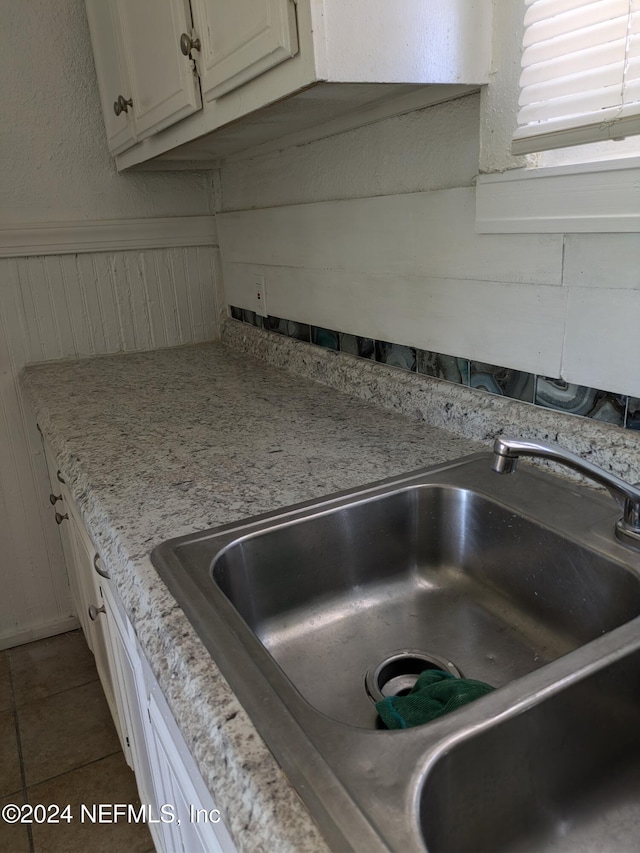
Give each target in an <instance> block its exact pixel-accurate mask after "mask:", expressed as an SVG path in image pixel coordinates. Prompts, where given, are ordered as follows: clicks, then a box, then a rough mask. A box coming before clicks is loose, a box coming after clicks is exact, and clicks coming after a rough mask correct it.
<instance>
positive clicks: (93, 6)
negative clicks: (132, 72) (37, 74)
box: [86, 0, 135, 154]
mask: <svg viewBox="0 0 640 853" xmlns="http://www.w3.org/2000/svg"><path fill="white" fill-rule="evenodd" d="M86 8H87V19H88V21H89V32H90V34H91V46H92V48H93V58H94V62H95V65H96V74H97V77H98V90H99V92H100V102H101V104H102V113H103V116H104V126H105V129H106V131H107V145H108V148H109V151H110V152H111V153H112V154H118V153H120V151H124V149H125V148H128V147H129V146H130V145H132V144H133V143H134V142H135V128H134V126H133V116H132V113H131V110H130V109H129V107H128V106H127V104H126V101H128V100H130V98H131V93H130V91H129V84H128V82H127V80H126V76H125V74H124V73H123V69H122V59H121V45H120V36H119V32H118V17H117V14H116V12H117V10H116V8H115V0H86ZM120 97H121V98H122V102H123V103H124V107H125V108H124V109H123V108H122V106H119V107H118V108H116V109H115V110H114V107H115V104H116V102H117V101H118V98H120Z"/></svg>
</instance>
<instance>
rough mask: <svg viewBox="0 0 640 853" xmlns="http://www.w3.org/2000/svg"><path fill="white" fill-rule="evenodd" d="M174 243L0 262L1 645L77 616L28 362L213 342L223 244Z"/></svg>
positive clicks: (65, 625)
mask: <svg viewBox="0 0 640 853" xmlns="http://www.w3.org/2000/svg"><path fill="white" fill-rule="evenodd" d="M151 230H153V229H151ZM210 233H211V234H212V235H213V233H214V232H213V229H211V230H210ZM185 239H186V238H185ZM209 239H210V240H211V242H212V243H213V239H212V237H210V238H209ZM174 242H175V243H177V245H176V246H174V247H172V248H164V249H158V248H139V249H136V250H132V249H127V250H126V251H113V250H112V251H104V252H95V251H86V250H85V252H84V253H80V254H58V255H46V256H33V257H10V258H3V259H0V513H1V519H2V520H1V521H0V584H1V586H2V596H1V597H0V648H2V647H9V646H13V645H16V644H18V643H22V642H28V641H30V640H33V639H37V638H38V637H42V636H48V635H51V634H55V633H57V632H61V631H64V630H68V629H69V628H71V627H74V626H75V625H76V620H75V617H74V616H73V612H72V607H71V600H70V597H69V590H68V584H67V578H66V573H65V570H64V566H63V561H62V553H61V548H60V540H59V536H58V531H57V529H56V524H55V521H54V514H53V510H52V507H51V506H50V504H49V502H48V500H47V495H48V488H47V480H46V473H45V464H44V459H43V454H42V446H41V443H40V437H39V435H38V433H37V431H36V429H35V425H34V423H33V416H32V414H31V413H30V412H29V411H28V410H27V409H26V408H25V401H24V400H23V398H22V396H21V394H20V390H19V388H18V384H17V382H16V377H17V374H18V372H19V371H20V369H21V368H22V367H23V365H25V364H26V363H28V362H37V361H49V360H55V359H63V358H77V357H86V356H94V355H101V354H106V353H114V352H121V351H125V352H126V351H134V350H148V349H154V348H158V347H170V346H177V345H180V344H186V343H196V342H199V341H205V340H212V339H215V338H216V337H217V336H218V329H219V316H218V313H219V309H218V304H219V299H218V298H217V296H216V287H217V283H219V281H220V276H219V272H218V270H219V260H218V249H217V247H216V246H215V245H201V246H190V245H186V246H185V245H181V238H180V237H179V236H178V237H177V239H175V240H174ZM167 243H168V245H171V240H170V239H168V240H167ZM71 245H72V240H71V239H70V240H69V241H67V242H66V243H64V241H63V243H62V244H61V245H60V246H58V248H57V251H60V252H63V251H65V247H66V249H67V250H68V249H69V246H71ZM152 245H153V244H152ZM78 248H79V247H78V246H75V251H78ZM105 405H108V401H105Z"/></svg>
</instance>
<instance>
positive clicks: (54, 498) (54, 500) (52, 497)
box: [49, 492, 62, 506]
mask: <svg viewBox="0 0 640 853" xmlns="http://www.w3.org/2000/svg"><path fill="white" fill-rule="evenodd" d="M61 500H62V495H54V494H53V492H51V494H50V495H49V503H50V504H51V506H55V505H56V503H57V502H58V501H61Z"/></svg>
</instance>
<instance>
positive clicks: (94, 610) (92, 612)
mask: <svg viewBox="0 0 640 853" xmlns="http://www.w3.org/2000/svg"><path fill="white" fill-rule="evenodd" d="M106 612H107V611H106V609H105V606H104V604H103V605H102V607H96V606H95V604H90V605H89V619H91V621H92V622H95V621H96V619H97V618H98V616H99V615H100V614H101V613H106Z"/></svg>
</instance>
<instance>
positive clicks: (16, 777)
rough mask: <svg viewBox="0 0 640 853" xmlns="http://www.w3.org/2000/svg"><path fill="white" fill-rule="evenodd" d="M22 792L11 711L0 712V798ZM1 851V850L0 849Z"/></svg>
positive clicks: (14, 726) (14, 727)
mask: <svg viewBox="0 0 640 853" xmlns="http://www.w3.org/2000/svg"><path fill="white" fill-rule="evenodd" d="M20 790H22V777H21V776H20V758H19V756H18V738H17V736H16V724H15V720H14V717H13V711H2V712H0V797H4V796H6V795H7V794H13V792H14V791H20ZM0 849H1V848H0Z"/></svg>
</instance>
